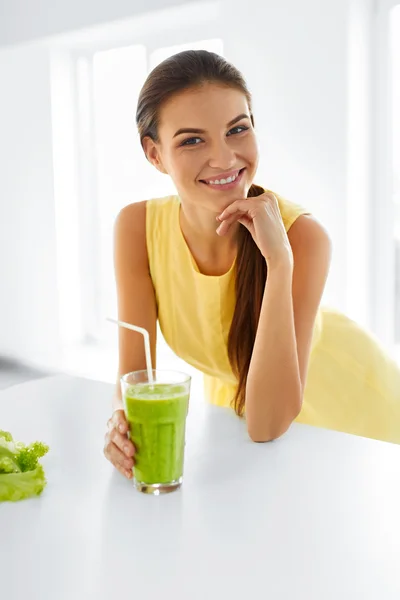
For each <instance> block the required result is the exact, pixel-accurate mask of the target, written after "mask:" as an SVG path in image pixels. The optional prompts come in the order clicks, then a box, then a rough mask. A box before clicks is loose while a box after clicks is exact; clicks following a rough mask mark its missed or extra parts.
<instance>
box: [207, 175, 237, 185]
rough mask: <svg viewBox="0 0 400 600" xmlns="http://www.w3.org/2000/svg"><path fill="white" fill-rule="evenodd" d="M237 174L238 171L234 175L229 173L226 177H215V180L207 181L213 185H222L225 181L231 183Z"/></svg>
mask: <svg viewBox="0 0 400 600" xmlns="http://www.w3.org/2000/svg"><path fill="white" fill-rule="evenodd" d="M238 175H239V173H237V174H236V175H231V176H230V177H228V178H227V179H215V181H209V182H208V183H212V184H213V185H224V184H225V183H232V181H235V179H236V178H237V176H238Z"/></svg>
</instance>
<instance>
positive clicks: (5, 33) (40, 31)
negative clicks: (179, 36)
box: [0, 0, 188, 45]
mask: <svg viewBox="0 0 400 600" xmlns="http://www.w3.org/2000/svg"><path fill="white" fill-rule="evenodd" d="M187 3H188V0H146V2H142V1H141V0H68V1H66V0H0V45H6V44H18V43H20V42H25V41H27V40H34V39H38V38H42V37H45V36H49V35H55V34H59V33H64V32H66V31H73V30H76V29H82V28H84V27H90V26H92V25H97V24H101V23H108V22H110V21H117V20H120V19H125V18H126V17H130V16H132V15H135V14H139V13H141V12H144V10H146V11H154V10H160V9H162V8H166V7H168V6H178V5H181V4H187Z"/></svg>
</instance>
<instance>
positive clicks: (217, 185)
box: [144, 83, 258, 213]
mask: <svg viewBox="0 0 400 600" xmlns="http://www.w3.org/2000/svg"><path fill="white" fill-rule="evenodd" d="M144 147H145V151H146V154H147V157H148V158H149V160H150V161H151V162H152V163H153V164H154V165H155V166H156V167H157V168H158V169H159V170H160V171H162V172H163V173H168V174H169V175H170V176H171V177H172V180H173V182H174V184H175V187H176V189H177V191H178V194H179V196H180V198H181V199H182V201H183V202H185V203H190V204H193V205H196V206H197V207H202V208H204V209H207V210H210V211H213V212H217V213H220V212H221V211H222V210H223V209H224V208H225V207H226V206H228V205H229V204H230V203H231V202H233V201H234V200H236V199H238V198H244V197H246V196H247V193H248V190H249V188H250V186H251V184H252V182H253V179H254V176H255V173H256V170H257V165H258V148H257V142H256V137H255V133H254V129H253V126H252V124H251V120H250V112H249V107H248V105H247V100H246V96H245V95H244V94H243V92H241V91H240V90H237V89H234V88H229V87H226V86H221V85H218V84H215V83H206V84H204V85H202V86H201V87H198V88H193V89H190V90H186V91H184V92H181V93H180V94H177V95H176V96H174V97H172V98H171V99H170V100H169V101H168V102H166V103H165V104H164V106H163V107H162V109H161V111H160V125H159V143H157V144H155V143H154V142H152V140H150V139H149V138H145V140H144ZM227 179H228V181H226V180H227ZM224 180H225V181H224Z"/></svg>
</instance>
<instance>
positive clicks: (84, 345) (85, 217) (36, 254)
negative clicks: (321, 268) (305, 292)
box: [0, 0, 400, 381]
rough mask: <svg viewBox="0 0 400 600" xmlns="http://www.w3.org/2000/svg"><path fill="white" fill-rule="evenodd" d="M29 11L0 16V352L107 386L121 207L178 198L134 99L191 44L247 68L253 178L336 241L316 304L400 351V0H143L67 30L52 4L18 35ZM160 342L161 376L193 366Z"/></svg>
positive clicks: (73, 19)
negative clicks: (159, 166) (142, 5)
mask: <svg viewBox="0 0 400 600" xmlns="http://www.w3.org/2000/svg"><path fill="white" fill-rule="evenodd" d="M3 4H4V3H3ZM26 4H27V3H23V2H21V1H19V2H15V3H14V4H13V6H14V8H15V11H16V12H15V14H14V13H13V10H14V9H10V8H7V14H6V13H5V14H6V16H7V18H8V23H7V19H6V21H4V19H3V20H0V82H1V87H2V93H1V95H0V109H1V110H0V132H1V135H0V164H1V165H2V172H3V173H2V177H1V179H0V251H1V255H2V260H1V263H0V278H1V282H2V294H1V296H0V326H1V327H0V329H1V331H2V335H1V337H0V355H7V356H11V357H13V358H16V359H19V360H22V361H25V362H28V363H30V364H35V365H40V366H42V367H43V366H45V367H48V368H55V369H64V370H68V371H69V372H72V373H76V374H81V375H84V376H89V377H96V378H100V379H104V380H106V381H114V380H115V374H116V368H117V355H116V352H117V341H116V330H115V329H114V327H113V325H111V324H109V323H107V322H106V321H105V317H106V316H107V315H109V316H116V298H115V286H114V280H113V265H112V230H113V222H114V219H115V216H116V215H117V213H118V211H119V210H120V209H121V208H122V207H123V206H125V205H126V204H128V203H130V202H135V201H139V200H143V199H146V198H149V197H154V196H163V195H167V194H169V193H174V189H173V187H172V184H171V183H170V182H169V180H168V178H167V177H166V176H163V175H161V174H159V173H158V172H156V171H155V169H153V168H152V167H151V166H150V165H149V164H148V163H147V162H146V160H145V158H144V156H143V153H142V150H141V147H140V143H139V139H138V135H137V132H136V129H135V121H134V118H135V106H136V100H137V97H138V93H139V90H140V87H141V85H142V84H143V82H144V79H145V77H146V76H147V74H148V72H149V70H151V69H152V68H153V66H155V65H156V64H157V63H158V62H160V61H161V60H163V59H164V58H166V57H167V56H168V55H170V54H173V53H175V52H177V51H179V50H181V49H185V48H206V49H210V50H214V51H216V52H218V53H220V54H222V55H224V56H225V57H226V58H227V59H228V60H231V61H232V62H233V63H234V64H236V65H237V66H238V67H239V68H240V69H241V70H242V71H243V73H244V75H245V77H246V78H247V80H248V83H249V86H250V89H251V90H252V92H253V96H254V110H255V118H256V129H257V132H258V136H259V141H260V147H261V156H262V160H261V164H260V168H259V173H258V177H257V181H258V182H259V183H261V184H262V185H265V186H266V187H269V188H270V189H273V190H276V191H277V192H278V193H280V194H282V195H284V196H285V197H287V198H288V199H290V200H293V201H294V202H299V203H301V204H304V205H305V206H307V207H309V208H310V210H311V211H312V212H313V213H314V214H315V215H316V216H317V217H318V218H319V219H320V220H321V221H322V222H323V224H324V225H325V226H326V227H327V229H328V231H329V233H330V235H331V237H332V240H333V245H334V255H333V262H332V268H331V273H330V276H329V280H328V284H327V288H326V292H325V295H324V298H323V303H325V304H329V305H332V306H336V307H337V308H339V309H340V310H343V311H344V312H346V313H347V314H349V316H351V317H352V318H354V319H356V320H357V321H359V322H360V323H362V324H363V325H364V326H367V327H369V328H370V329H371V331H373V333H374V334H375V335H376V336H377V337H378V338H379V339H380V340H381V342H382V343H383V344H384V345H385V346H386V347H387V348H388V350H389V351H391V352H393V353H397V355H400V351H399V348H400V170H399V164H400V109H399V107H400V42H399V40H400V6H399V5H398V4H397V3H396V2H395V1H389V0H381V1H380V2H377V3H375V2H373V0H351V1H345V0H340V1H338V2H335V3H321V2H317V1H316V0H305V1H304V2H302V3H301V4H299V3H298V2H296V1H295V0H286V1H285V2H281V3H276V2H272V0H271V1H268V2H265V3H263V4H261V3H257V2H256V0H249V2H248V3H246V10H245V11H244V10H243V4H242V3H240V2H238V1H237V0H231V1H229V2H228V1H227V0H221V1H220V2H198V3H189V2H180V3H178V2H176V3H175V4H179V6H171V7H170V6H168V2H167V1H164V2H161V0H152V2H148V3H147V5H148V9H149V10H150V9H152V11H151V12H149V13H141V14H135V15H133V12H134V11H135V12H136V13H138V12H139V10H138V8H137V7H136V8H135V9H132V7H131V6H130V5H131V3H128V2H122V1H120V2H113V3H112V5H113V7H114V9H112V7H111V5H110V3H106V2H97V3H95V2H94V1H92V2H86V3H84V4H85V6H86V9H84V10H83V11H82V10H80V8H79V6H80V5H79V6H78V2H70V4H69V9H68V10H69V12H68V14H65V15H64V17H65V18H64V20H63V21H60V20H59V19H60V14H59V13H57V11H53V10H52V8H51V3H50V2H48V12H47V13H46V14H47V19H44V17H43V18H42V19H41V18H40V14H41V13H40V11H39V12H36V13H35V14H33V13H32V19H31V20H30V21H29V19H27V20H26V21H25V20H24V27H23V28H22V29H21V27H19V26H18V23H19V21H18V10H21V8H22V5H24V6H25V5H26ZM29 4H30V6H31V7H32V5H34V4H35V2H31V3H29ZM41 4H44V3H43V2H42V3H41ZM89 5H90V10H89V8H88V7H89ZM29 10H31V9H29ZM113 10H114V11H115V12H113ZM56 13H57V14H56ZM159 340H160V342H159V346H158V362H159V364H163V366H165V367H178V368H187V366H186V365H184V364H183V363H182V361H179V359H177V358H176V357H175V356H174V355H173V353H172V352H171V351H170V350H169V349H168V348H167V347H166V345H165V343H164V342H163V340H162V337H161V336H159Z"/></svg>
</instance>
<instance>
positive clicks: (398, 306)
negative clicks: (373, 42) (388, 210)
mask: <svg viewBox="0 0 400 600" xmlns="http://www.w3.org/2000/svg"><path fill="white" fill-rule="evenodd" d="M390 52H391V61H390V63H391V73H390V80H391V96H392V97H391V107H392V115H391V121H392V124H393V129H392V131H393V139H392V152H391V155H392V169H391V171H392V198H393V204H394V244H395V247H394V251H395V265H394V267H395V301H394V307H395V316H394V322H395V327H394V336H395V345H396V352H397V356H398V357H399V359H400V4H398V5H397V6H395V7H394V8H393V9H392V11H391V18H390Z"/></svg>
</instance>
